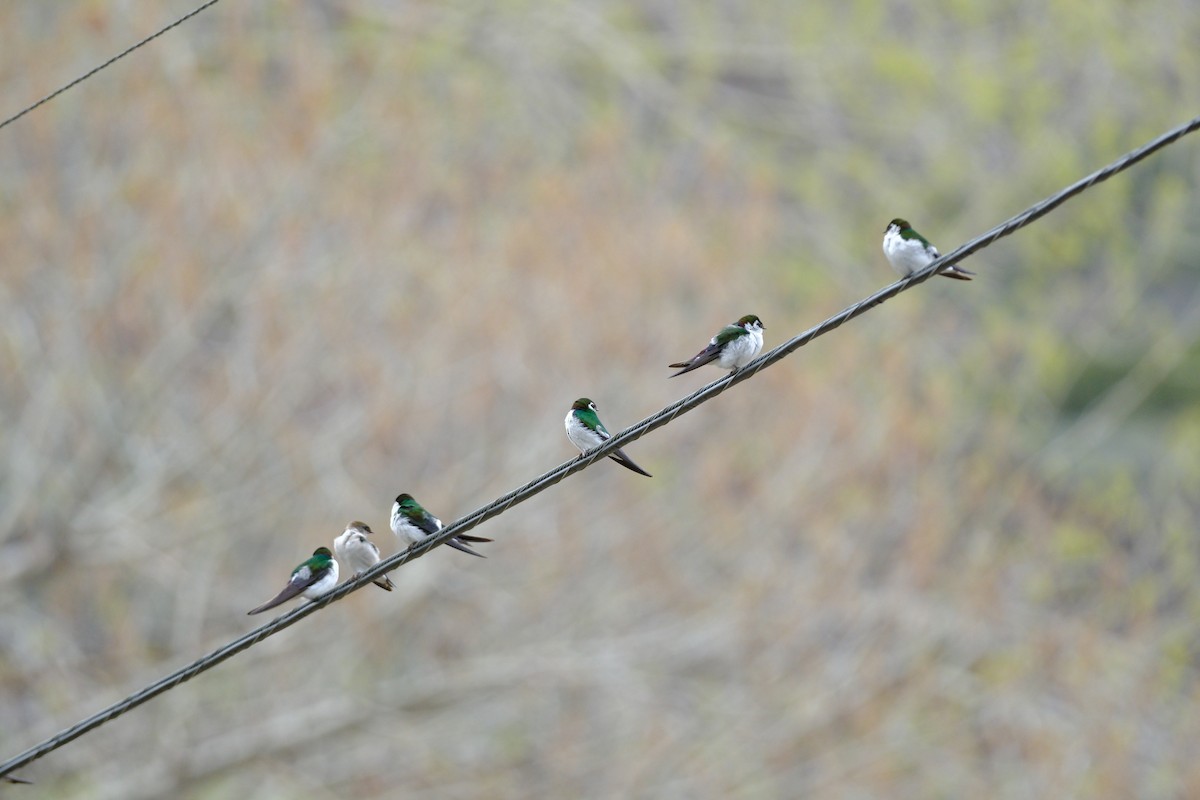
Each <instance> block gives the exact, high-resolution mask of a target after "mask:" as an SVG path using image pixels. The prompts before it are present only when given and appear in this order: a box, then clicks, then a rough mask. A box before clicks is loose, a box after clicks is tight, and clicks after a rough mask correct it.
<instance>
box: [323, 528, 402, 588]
mask: <svg viewBox="0 0 1200 800" xmlns="http://www.w3.org/2000/svg"><path fill="white" fill-rule="evenodd" d="M373 533H374V531H372V530H371V528H370V526H369V525H367V523H365V522H357V521H356V522H351V523H350V524H349V525H347V526H346V530H344V531H342V535H341V536H339V537H337V538H336V539H334V540H333V552H335V553H337V557H338V561H340V562H342V563H343V564H345V565H346V569H348V570H354V577H356V578H357V577H358V576H359V575H361V574H363V573H364V572H366V571H367V570H369V569H370V568H371V567H373V566H375V565H376V564H378V563H379V548H378V547H376V546H375V543H374V542H372V541H371V540H370V539H368V538H367V537H368V536H370V535H371V534H373ZM372 583H374V584H375V585H376V586H378V587H379V588H380V589H387V590H388V591H389V592H390V591H391V590H392V589H394V588H395V587H396V585H395V584H394V583H392V581H391V579H390V578H389V577H388V576H387V575H383V576H380V577H378V578H376V579H375V580H374V581H372Z"/></svg>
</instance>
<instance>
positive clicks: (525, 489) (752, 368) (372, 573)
mask: <svg viewBox="0 0 1200 800" xmlns="http://www.w3.org/2000/svg"><path fill="white" fill-rule="evenodd" d="M1197 129H1200V116H1197V117H1195V118H1193V119H1192V120H1190V121H1188V122H1186V123H1183V124H1182V125H1179V126H1177V127H1175V128H1172V129H1171V130H1169V131H1167V132H1166V133H1164V134H1162V135H1161V136H1159V137H1158V138H1156V139H1153V140H1151V141H1150V142H1147V143H1146V144H1144V145H1142V146H1141V147H1139V148H1137V149H1136V150H1133V151H1131V152H1129V153H1126V154H1125V155H1123V156H1121V157H1120V158H1118V159H1117V160H1115V161H1113V162H1112V163H1110V164H1109V165H1107V166H1105V167H1103V168H1102V169H1100V170H1097V171H1096V172H1093V173H1091V174H1090V175H1088V176H1086V177H1084V178H1082V179H1081V180H1079V181H1076V182H1075V183H1073V184H1071V185H1070V186H1067V187H1066V188H1065V189H1062V190H1061V191H1059V192H1057V193H1055V194H1053V195H1051V196H1050V197H1047V198H1046V199H1044V200H1042V201H1041V202H1039V203H1036V204H1034V205H1033V206H1031V207H1029V208H1028V209H1026V210H1025V211H1023V212H1021V213H1020V214H1017V215H1016V216H1014V217H1011V218H1009V219H1008V220H1007V221H1005V222H1003V223H1002V224H1000V225H997V226H996V227H995V228H992V229H991V230H990V231H988V232H987V233H985V234H983V235H981V236H978V237H976V238H974V239H972V240H971V241H969V242H967V243H966V244H964V245H962V246H960V247H959V248H958V249H956V250H954V251H952V252H950V253H948V254H947V255H945V256H943V257H941V258H939V259H938V260H936V261H934V262H933V263H932V264H930V265H929V266H928V267H926V268H925V269H924V270H921V271H920V272H917V273H914V274H913V275H911V276H909V277H908V278H905V279H903V280H899V281H896V282H895V283H893V284H891V285H890V286H887V287H886V288H884V289H881V290H880V291H878V292H876V293H875V294H873V295H871V296H870V297H867V298H866V299H864V300H861V301H859V302H858V303H855V304H854V305H852V306H849V307H848V308H846V309H843V310H842V311H841V312H840V313H838V314H835V315H834V316H832V317H830V318H829V319H827V320H825V321H824V322H822V323H820V324H819V325H816V326H814V327H812V328H809V329H808V330H806V331H804V332H803V333H801V334H799V335H797V336H795V337H793V338H792V339H789V340H788V341H786V342H784V343H783V344H781V345H779V346H778V347H776V348H775V349H773V350H771V351H770V352H768V353H766V354H764V355H762V356H759V357H758V358H757V359H755V360H754V361H752V362H750V364H748V365H747V366H746V367H744V368H742V369H741V370H739V371H737V372H734V373H731V374H729V375H727V376H725V377H723V378H720V379H718V380H716V381H713V382H712V383H710V384H708V385H707V386H704V387H703V388H701V389H699V390H698V391H696V392H694V393H692V394H691V395H689V396H687V397H685V398H684V399H682V400H679V401H678V402H676V403H674V404H672V405H670V406H667V407H666V408H664V409H662V410H661V411H659V412H657V413H655V414H653V415H651V416H650V417H647V418H646V419H644V420H642V421H641V422H638V423H637V424H635V425H632V426H631V427H629V428H627V429H625V430H624V431H622V432H620V433H618V434H617V435H615V436H613V437H612V438H611V439H609V440H608V441H607V442H605V443H604V444H603V445H601V446H600V447H597V448H596V449H595V450H591V451H589V452H588V453H585V454H583V455H580V456H579V457H577V458H575V459H573V460H571V461H567V462H565V463H563V464H560V465H559V466H557V467H555V468H554V469H552V470H550V471H549V472H546V473H544V474H543V475H541V476H539V477H537V478H535V479H534V480H532V481H530V482H529V483H527V484H525V485H524V486H522V487H520V488H519V489H515V490H514V491H512V492H509V493H508V494H506V495H504V496H503V497H500V498H499V499H497V500H494V501H493V502H491V503H489V504H488V505H486V506H484V507H483V508H481V509H479V510H477V511H475V512H473V513H471V514H468V515H467V516H465V517H463V518H462V519H460V520H458V521H457V522H454V523H453V524H451V525H447V526H446V527H445V528H443V529H442V530H441V531H440V532H439V533H438V534H437V535H436V536H431V537H429V538H428V539H426V540H425V541H423V542H421V543H420V544H418V545H415V546H413V547H411V548H410V549H408V550H405V551H404V552H401V553H397V554H396V555H394V556H392V557H390V558H387V559H385V560H383V561H381V562H380V563H379V564H378V565H376V566H375V567H373V568H372V569H370V570H367V571H366V572H364V573H363V574H362V575H360V576H359V577H357V578H354V579H351V580H348V581H346V582H345V583H343V584H342V585H340V586H338V587H337V588H336V589H334V590H333V591H332V592H330V593H329V594H327V595H325V596H324V597H322V598H320V599H319V600H317V601H315V602H312V603H309V604H306V605H303V606H299V607H297V608H294V609H292V610H291V611H289V612H288V613H286V614H283V615H282V616H280V617H277V618H276V619H274V620H272V621H271V622H268V623H267V624H265V625H263V626H261V627H259V628H257V629H255V630H253V631H251V632H250V633H247V634H246V635H244V636H242V637H240V638H238V639H235V640H234V641H232V642H230V643H229V644H226V645H225V646H223V647H220V648H218V649H217V650H214V651H213V652H211V653H209V654H208V655H206V656H204V657H202V658H200V659H199V660H197V661H195V662H193V663H192V664H189V665H188V666H186V667H184V668H183V669H180V670H178V671H176V672H174V673H172V674H170V675H167V676H166V677H164V678H162V679H161V680H159V681H157V682H155V683H153V684H151V685H149V686H147V687H145V688H144V689H141V690H140V691H137V692H135V693H134V694H132V695H130V696H129V697H127V698H125V699H124V700H121V701H119V702H117V703H114V704H113V705H111V706H109V707H108V708H106V709H104V710H103V711H100V712H98V713H97V714H94V715H92V716H91V717H88V718H87V719H84V720H83V721H81V722H79V723H77V724H75V725H73V726H71V727H70V728H67V729H66V730H64V731H61V732H60V733H58V734H56V735H54V736H52V737H50V738H49V739H47V740H45V741H43V742H41V743H40V744H38V745H36V746H34V747H32V748H30V749H28V750H26V751H25V752H24V753H21V754H20V755H17V756H14V757H13V758H10V759H9V760H8V761H6V762H4V763H3V764H0V777H3V776H5V775H7V774H9V773H10V772H12V771H13V770H16V769H20V768H21V767H24V766H25V765H27V764H29V763H31V762H33V761H35V760H37V759H39V758H41V757H42V756H44V755H46V754H47V753H50V752H52V751H54V750H57V749H58V748H60V747H62V746H63V745H65V744H67V743H68V742H72V741H74V740H75V739H77V738H79V737H80V736H83V735H84V734H85V733H88V732H90V731H92V730H94V729H96V728H99V727H100V726H101V725H104V724H105V723H107V722H110V721H111V720H114V719H116V718H117V717H119V716H121V715H123V714H125V713H127V712H129V711H131V710H133V709H134V708H137V707H138V706H140V705H142V704H143V703H145V702H146V701H148V700H150V699H152V698H154V697H157V696H158V695H160V694H163V693H164V692H167V691H169V690H170V689H173V688H175V687H176V686H179V685H180V684H182V683H183V682H185V681H187V680H190V679H191V678H194V677H195V676H197V675H199V674H201V673H203V672H207V671H208V670H210V669H212V668H213V667H215V666H216V665H218V664H220V663H221V662H223V661H225V660H226V659H229V658H232V657H233V656H235V655H237V654H238V653H240V652H242V651H243V650H247V649H249V648H250V647H253V646H254V645H256V644H258V643H259V642H261V641H262V640H264V639H266V638H267V637H269V636H273V635H275V634H276V633H279V632H280V631H282V630H284V629H285V628H289V627H291V626H292V625H295V624H296V623H297V622H299V621H300V620H301V619H303V618H304V617H307V616H308V615H309V614H313V613H315V612H317V611H319V610H321V609H323V608H324V607H325V606H327V605H329V604H330V603H333V602H336V601H338V600H340V599H342V598H343V597H345V596H346V595H348V594H350V593H351V592H353V591H357V590H358V589H361V588H362V587H364V586H366V585H368V584H369V583H370V582H371V581H372V580H374V579H375V578H377V577H379V576H381V575H384V574H385V573H388V572H391V571H393V570H395V569H396V568H397V567H399V566H401V565H402V564H405V563H407V562H409V561H413V560H415V559H417V558H420V557H421V556H423V555H425V554H426V553H428V552H429V551H430V550H432V549H433V548H435V547H438V546H439V545H441V544H443V543H444V542H446V541H447V540H448V539H450V538H452V537H454V536H458V535H459V534H462V533H466V532H467V531H470V530H471V529H472V528H475V527H476V526H478V525H480V524H481V523H483V522H485V521H486V520H488V519H491V518H492V517H495V516H499V515H500V514H503V513H504V512H506V511H508V510H509V509H510V508H512V507H513V506H515V505H517V504H518V503H522V502H524V501H525V500H528V499H529V498H531V497H533V496H535V495H537V494H540V493H542V492H544V491H546V490H547V489H549V488H550V487H551V486H553V485H555V484H556V483H558V482H560V481H562V480H563V479H565V478H566V477H568V476H570V475H573V474H575V473H576V472H580V471H582V470H584V469H587V468H588V467H590V466H591V465H592V464H594V463H596V462H597V461H600V460H603V459H605V458H607V457H608V455H609V454H610V453H612V452H613V451H615V450H617V449H618V448H621V447H624V446H625V445H628V444H630V443H631V442H634V441H636V440H637V439H640V438H641V437H642V436H645V435H646V434H647V433H649V432H650V431H652V430H656V429H657V428H661V427H662V426H664V425H667V424H668V423H670V422H672V421H673V420H674V419H675V418H677V417H678V416H680V415H681V414H685V413H687V412H688V411H691V410H692V409H694V408H696V407H697V406H699V405H701V404H703V403H706V402H708V401H709V400H711V399H713V398H714V397H716V396H717V395H719V394H721V393H722V392H724V391H725V390H726V389H729V388H731V387H732V386H734V385H736V384H739V383H741V382H742V381H746V380H750V379H751V378H753V377H754V376H756V375H757V374H758V373H759V372H760V371H761V370H763V369H765V368H767V367H768V366H771V365H772V364H775V363H776V362H777V361H780V360H781V359H783V358H785V357H787V356H789V355H791V354H792V353H794V352H795V351H796V350H799V349H800V348H801V347H803V346H804V345H806V344H808V343H809V342H811V341H812V340H814V339H816V338H818V337H820V336H823V335H825V334H827V333H829V332H830V331H832V330H834V329H835V328H838V327H840V326H841V325H842V324H844V323H846V322H849V321H850V320H852V319H855V318H856V317H860V316H862V315H863V314H865V313H867V311H869V310H871V309H872V308H875V307H876V306H878V305H880V304H881V303H883V302H885V301H886V300H889V299H891V298H893V297H895V296H896V295H898V294H900V293H901V292H903V291H907V290H908V289H911V288H912V287H913V286H916V285H917V284H920V283H924V282H925V281H927V280H928V279H929V278H930V277H932V276H933V275H934V274H936V273H937V271H938V269H939V268H940V267H941V265H943V264H948V263H954V262H957V261H961V260H963V259H965V258H967V257H968V256H970V255H972V254H974V253H976V252H978V251H979V250H982V249H983V248H985V247H988V246H990V245H991V244H993V243H994V242H996V241H997V240H998V239H1001V238H1003V237H1004V236H1008V235H1009V234H1011V233H1013V232H1014V231H1016V230H1018V229H1020V228H1022V227H1024V226H1025V225H1028V224H1029V223H1031V222H1033V221H1034V220H1037V219H1039V218H1041V217H1043V216H1045V215H1046V214H1049V213H1050V212H1051V211H1053V210H1054V209H1056V208H1058V207H1059V206H1060V205H1062V204H1063V203H1065V202H1066V201H1067V200H1069V199H1071V198H1072V197H1075V196H1076V195H1079V194H1082V193H1083V192H1085V191H1087V190H1089V189H1091V188H1092V187H1093V186H1095V185H1097V184H1099V183H1102V182H1103V181H1105V180H1107V179H1109V178H1111V177H1112V176H1113V175H1116V174H1118V173H1120V172H1123V171H1124V170H1126V169H1128V168H1129V167H1131V166H1133V165H1134V164H1136V163H1138V162H1139V161H1141V160H1142V159H1144V158H1147V157H1148V156H1150V155H1151V154H1153V153H1155V152H1157V151H1158V150H1161V149H1162V148H1164V147H1166V146H1168V145H1170V144H1172V143H1174V142H1176V141H1178V140H1179V139H1181V138H1182V137H1184V136H1186V135H1187V134H1189V133H1192V132H1193V131H1195V130H1197Z"/></svg>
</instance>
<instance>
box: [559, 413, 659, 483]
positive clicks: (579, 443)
mask: <svg viewBox="0 0 1200 800" xmlns="http://www.w3.org/2000/svg"><path fill="white" fill-rule="evenodd" d="M563 423H564V424H565V425H566V426H567V438H568V439H570V440H571V443H572V444H574V445H575V446H576V447H578V448H579V452H580V453H586V452H587V451H588V450H591V449H593V448H595V447H599V446H600V445H602V444H604V443H605V442H607V441H608V440H609V439H611V438H612V434H611V433H609V432H608V428H606V427H604V423H603V422H601V421H600V417H599V415H598V414H597V413H596V404H595V403H593V402H592V401H591V400H589V399H587V398H586V397H581V398H579V399H578V400H576V401H575V402H574V403H572V404H571V410H570V411H568V412H567V418H566V419H565V420H563ZM608 457H609V458H611V459H612V460H613V461H615V462H617V463H618V464H620V465H621V466H622V467H625V468H626V469H630V470H633V471H634V472H636V473H637V474H639V475H645V476H646V477H647V478H652V477H654V476H653V475H651V474H650V473H649V472H646V470H644V469H642V468H641V467H639V466H638V465H637V464H635V463H633V459H631V458H630V457H629V456H627V455H625V453H624V452H623V451H621V450H616V451H614V452H612V453H609V454H608Z"/></svg>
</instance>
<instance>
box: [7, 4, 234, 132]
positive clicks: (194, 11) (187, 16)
mask: <svg viewBox="0 0 1200 800" xmlns="http://www.w3.org/2000/svg"><path fill="white" fill-rule="evenodd" d="M220 1H221V0H208V2H206V3H204V4H202V5H201V6H199V7H198V8H194V9H192V10H191V11H189V12H188V13H186V14H184V15H183V16H182V17H180V18H179V19H177V20H175V21H174V22H172V23H171V24H170V25H168V26H167V27H165V28H162V29H160V30H158V31H157V32H155V33H152V34H150V35H149V36H147V37H146V38H145V39H142V40H141V41H140V42H138V43H137V44H134V45H131V46H130V47H127V48H125V49H124V50H122V51H121V52H120V53H117V54H116V55H115V56H113V57H112V58H110V59H109V60H108V61H105V62H104V63H103V64H100V65H99V66H96V67H93V68H92V69H89V70H88V71H87V72H85V73H83V74H82V75H80V76H79V77H78V78H76V79H75V80H73V81H71V82H70V83H68V84H67V85H65V86H62V87H60V88H58V89H55V90H54V91H53V92H51V93H50V94H48V95H46V96H45V97H43V98H42V99H41V100H38V101H37V102H36V103H34V104H33V105H31V106H29V107H28V108H24V109H22V110H20V111H18V112H17V113H16V114H13V115H12V116H11V117H9V118H8V119H6V120H4V121H3V122H0V128H3V127H4V126H5V125H9V124H11V123H13V122H16V121H17V120H19V119H20V118H21V117H23V116H25V115H26V114H28V113H29V112H30V111H33V110H34V109H35V108H38V107H39V106H42V105H45V104H46V103H49V102H50V101H51V100H53V99H54V98H56V97H58V96H59V95H60V94H62V93H63V92H65V91H67V90H68V89H70V88H72V87H74V86H78V85H79V84H81V83H83V82H84V81H86V80H87V79H88V78H90V77H92V76H93V75H95V74H96V73H97V72H99V71H100V70H102V69H105V68H107V67H110V66H112V65H113V64H115V63H116V62H118V61H120V60H121V59H122V58H124V57H125V56H127V55H129V54H130V53H132V52H133V51H134V50H137V49H138V48H139V47H141V46H142V45H146V44H149V43H150V42H152V41H154V40H155V39H157V38H158V37H160V36H162V35H163V34H164V33H166V32H167V31H169V30H171V29H172V28H175V27H178V26H179V25H182V24H183V23H185V22H187V21H188V20H189V19H191V18H192V17H194V16H196V15H197V14H199V13H200V12H201V11H203V10H204V9H206V8H208V7H210V6H215V5H216V4H217V3H219V2H220Z"/></svg>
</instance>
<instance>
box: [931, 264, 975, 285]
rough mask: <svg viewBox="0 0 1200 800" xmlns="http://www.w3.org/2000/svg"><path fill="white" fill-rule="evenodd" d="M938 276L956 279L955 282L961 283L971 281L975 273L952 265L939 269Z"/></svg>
mask: <svg viewBox="0 0 1200 800" xmlns="http://www.w3.org/2000/svg"><path fill="white" fill-rule="evenodd" d="M938 275H942V276H943V277H946V278H954V279H955V280H959V281H969V280H971V278H972V277H973V276H974V275H975V273H974V272H971V270H969V269H963V268H962V267H959V266H955V265H954V264H951V265H950V266H948V267H942V268H941V269H939V270H938Z"/></svg>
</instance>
